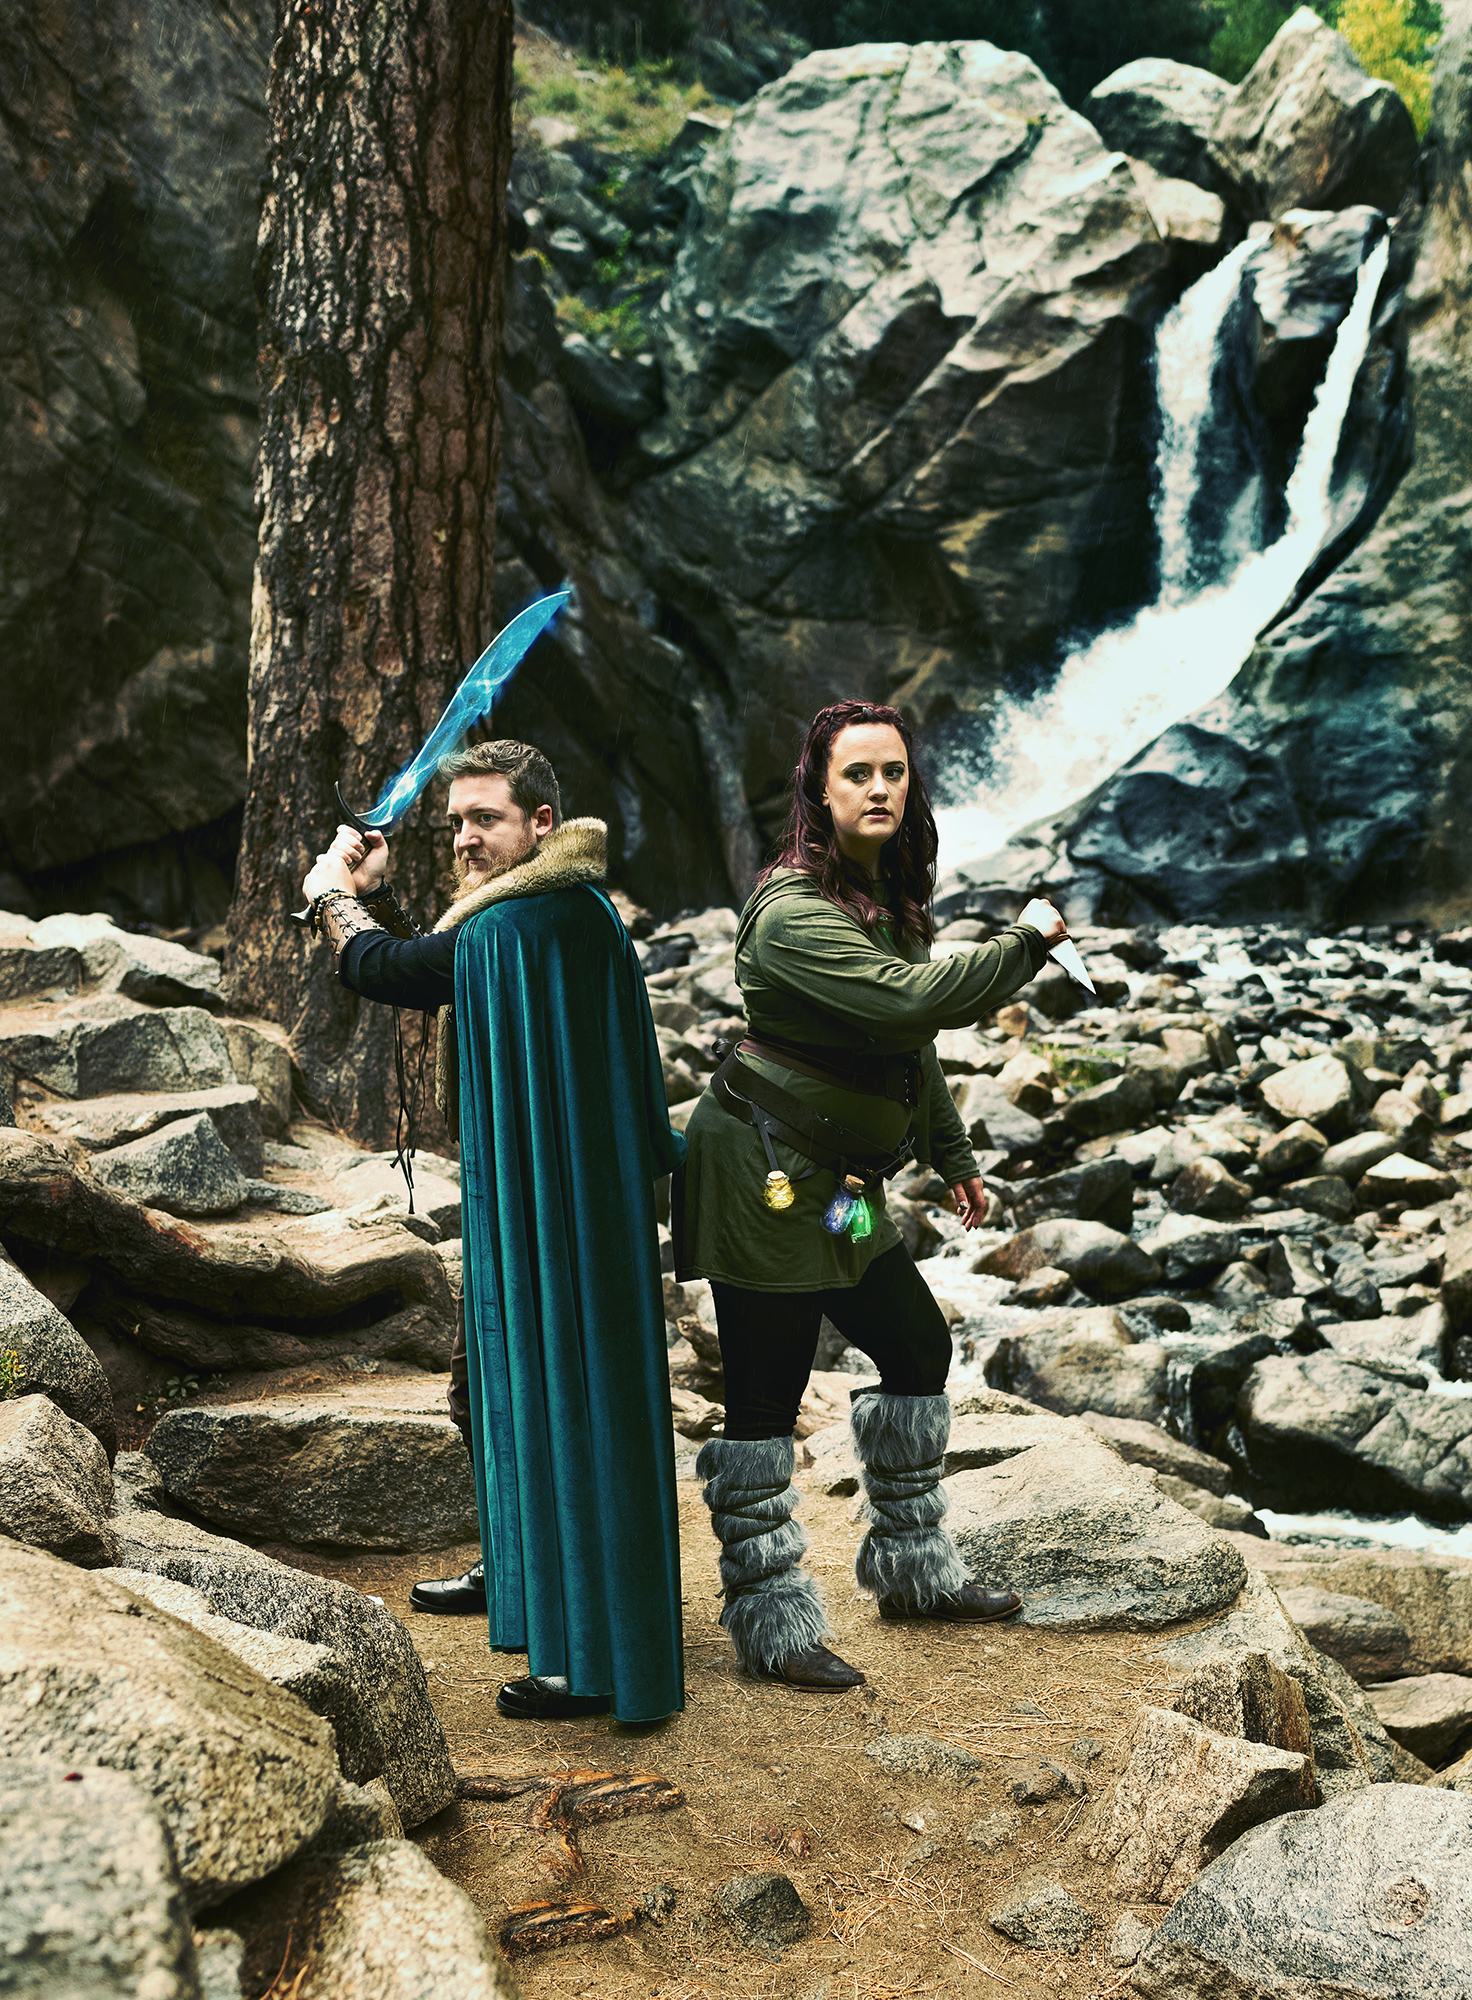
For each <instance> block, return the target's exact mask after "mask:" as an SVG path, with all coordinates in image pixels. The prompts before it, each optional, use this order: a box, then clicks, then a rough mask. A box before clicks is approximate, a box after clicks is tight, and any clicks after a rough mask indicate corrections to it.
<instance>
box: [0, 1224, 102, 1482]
mask: <svg viewBox="0 0 1472 2000" xmlns="http://www.w3.org/2000/svg"><path fill="white" fill-rule="evenodd" d="M0 1347H8V1348H9V1349H10V1350H11V1352H12V1353H13V1354H14V1355H15V1356H16V1358H17V1360H18V1362H19V1377H20V1388H21V1391H22V1393H24V1392H25V1391H27V1390H30V1389H39V1390H40V1391H41V1393H42V1395H44V1396H49V1397H50V1398H51V1401H52V1402H53V1403H55V1405H56V1407H57V1408H58V1409H59V1410H64V1411H65V1412H66V1414H67V1415H68V1416H69V1417H71V1418H72V1419H73V1420H74V1421H75V1422H76V1423H79V1424H84V1425H85V1426H86V1427H87V1429H88V1430H89V1431H91V1433H92V1435H93V1436H94V1437H95V1438H97V1439H98V1441H99V1442H100V1443H101V1444H102V1446H103V1448H104V1449H105V1450H106V1452H107V1454H108V1456H109V1457H111V1456H112V1454H113V1453H114V1452H115V1451H116V1450H117V1447H118V1427H117V1419H116V1417H115V1416H114V1414H113V1407H112V1394H111V1392H110V1390H109V1389H108V1386H107V1377H106V1376H105V1375H104V1374H103V1372H102V1364H101V1363H100V1362H99V1361H98V1359H97V1356H96V1355H95V1354H94V1353H93V1352H92V1350H91V1348H90V1347H89V1346H88V1345H87V1343H86V1341H85V1340H83V1338H82V1336H81V1335H80V1334H79V1333H78V1332H77V1330H76V1328H75V1327H74V1326H73V1325H72V1323H71V1321H70V1320H69V1319H68V1318H67V1317H66V1315H65V1314H64V1313H62V1312H59V1311H58V1310H57V1308H56V1307H55V1306H54V1305H53V1304H52V1303H51V1301H50V1299H48V1298H47V1297H46V1295H45V1293H44V1292H39V1291H37V1289H36V1287H35V1286H34V1285H33V1284H32V1283H31V1281H30V1279H29V1278H28V1277H27V1276H26V1275H25V1273H24V1271H22V1270H21V1268H20V1266H19V1265H18V1264H16V1263H14V1262H13V1261H12V1260H11V1258H10V1257H8V1256H7V1255H6V1253H5V1250H4V1248H3V1247H0Z"/></svg>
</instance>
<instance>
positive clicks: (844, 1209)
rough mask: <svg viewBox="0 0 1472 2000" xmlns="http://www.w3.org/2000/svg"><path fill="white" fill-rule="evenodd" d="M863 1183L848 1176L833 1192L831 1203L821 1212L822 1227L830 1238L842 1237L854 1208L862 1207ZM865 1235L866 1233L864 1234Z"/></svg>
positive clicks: (855, 1175)
mask: <svg viewBox="0 0 1472 2000" xmlns="http://www.w3.org/2000/svg"><path fill="white" fill-rule="evenodd" d="M863 1192H864V1183H863V1182H862V1181H861V1180H860V1179H859V1177H858V1175H857V1174H849V1175H848V1177H847V1178H846V1179H845V1180H843V1181H841V1182H840V1183H839V1185H838V1187H837V1188H836V1189H835V1190H834V1195H833V1199H832V1201H830V1202H829V1204H828V1206H827V1207H826V1208H825V1209H824V1210H823V1227H824V1228H825V1229H826V1230H827V1231H828V1234H829V1235H830V1236H842V1234H843V1232H844V1230H845V1229H847V1228H848V1225H849V1221H850V1219H851V1217H852V1216H853V1213H854V1210H855V1209H856V1208H862V1207H863V1205H864V1204H863V1198H862V1197H863ZM866 1233H867V1232H866Z"/></svg>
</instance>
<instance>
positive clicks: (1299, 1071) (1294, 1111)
mask: <svg viewBox="0 0 1472 2000" xmlns="http://www.w3.org/2000/svg"><path fill="white" fill-rule="evenodd" d="M1261 1091H1262V1099H1263V1102H1264V1103H1265V1104H1266V1105H1268V1106H1269V1107H1270V1109H1272V1110H1274V1111H1276V1112H1277V1114H1278V1116H1279V1117H1280V1118H1282V1119H1285V1120H1286V1121H1288V1122H1289V1123H1290V1124H1308V1125H1311V1126H1312V1127H1313V1128H1314V1129H1315V1131H1319V1132H1323V1133H1324V1134H1325V1135H1326V1136H1327V1137H1329V1138H1331V1139H1332V1138H1335V1137H1337V1136H1338V1135H1339V1134H1340V1133H1342V1132H1343V1131H1344V1130H1345V1129H1346V1127H1347V1126H1348V1124H1349V1121H1350V1119H1351V1118H1352V1117H1353V1116H1354V1110H1355V1091H1354V1081H1353V1078H1352V1077H1351V1075H1350V1072H1349V1070H1348V1069H1347V1068H1346V1067H1345V1065H1344V1064H1343V1063H1342V1062H1340V1061H1339V1059H1338V1057H1337V1056H1309V1057H1307V1058H1305V1060H1304V1061H1302V1062H1295V1063H1289V1064H1288V1066H1287V1068H1286V1069H1280V1070H1275V1071H1274V1073H1273V1074H1272V1075H1271V1076H1270V1077H1268V1078H1267V1079H1266V1080H1265V1081H1264V1082H1263V1084H1262V1085H1261Z"/></svg>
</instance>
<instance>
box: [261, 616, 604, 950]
mask: <svg viewBox="0 0 1472 2000" xmlns="http://www.w3.org/2000/svg"><path fill="white" fill-rule="evenodd" d="M571 600H572V592H571V590H554V591H553V592H552V594H551V596H550V597H539V598H538V599H537V601H536V602H535V603H534V604H529V605H528V606H527V607H526V609H525V611H518V612H517V614H516V616H515V617H514V618H513V619H512V620H511V622H510V624H509V625H504V626H503V627H502V628H501V630H500V631H499V632H498V633H497V634H496V636H495V638H494V639H492V641H491V643H490V645H489V646H487V647H486V649H485V651H484V652H483V653H482V654H481V656H480V658H479V659H478V660H477V661H476V663H475V665H474V666H473V667H472V668H471V669H470V671H469V672H468V673H467V674H466V675H465V677H464V679H463V680H462V681H461V683H460V685H459V687H457V688H456V690H455V692H454V694H453V695H451V697H450V704H449V707H448V708H446V710H445V712H444V714H443V715H442V716H441V717H440V719H439V721H438V722H437V723H436V724H435V726H434V728H433V729H432V730H431V731H430V732H429V735H428V737H427V738H426V739H425V743H424V747H423V748H422V749H421V750H420V752H419V754H418V756H417V757H415V759H414V761H413V762H412V763H411V764H407V765H405V767H404V769H403V770H402V771H400V773H399V775H398V776H397V777H396V778H391V779H390V780H389V782H388V783H387V784H386V785H385V786H384V788H383V790H382V791H381V792H380V793H379V795H378V798H377V800H376V802H375V803H374V804H373V805H371V806H370V807H369V808H368V810H367V812H365V813H357V812H354V811H353V808H352V807H351V806H350V805H349V804H348V802H347V800H346V799H345V798H344V797H343V795H342V786H341V784H338V785H335V786H334V787H333V789H334V790H335V791H336V793H337V804H338V810H339V811H340V812H341V814H342V816H343V820H344V821H345V823H346V824H347V825H348V826H351V827H355V828H356V829H357V831H358V832H359V833H392V831H393V829H394V828H395V827H396V826H398V825H399V823H400V821H401V820H402V819H403V818H404V815H405V814H406V813H407V812H408V810H409V808H410V807H411V806H412V805H413V804H414V801H415V800H416V799H417V798H418V797H419V795H420V793H421V792H422V791H423V790H424V788H425V786H426V785H427V784H429V783H430V781H431V779H432V778H433V777H434V774H435V772H436V771H437V770H438V769H439V767H440V762H441V760H442V759H443V758H445V757H448V756H449V754H450V752H451V750H453V749H454V747H455V745H456V744H457V743H458V742H459V741H460V739H461V738H462V737H463V736H464V735H465V734H466V732H467V731H468V730H470V729H471V728H473V727H474V725H475V724H476V723H477V722H479V721H480V719H481V717H482V716H483V715H488V714H489V713H490V709H491V704H492V702H493V701H494V700H495V699H496V695H497V693H498V692H499V690H500V689H501V688H503V687H504V686H505V685H506V683H507V681H509V680H510V678H511V676H512V675H513V674H514V673H515V672H516V669H517V668H518V667H519V666H520V665H521V663H522V661H523V660H524V659H525V658H526V656H527V654H528V653H529V652H530V651H531V649H532V647H533V645H534V644H535V643H536V641H537V640H538V639H540V638H541V636H542V634H543V633H544V632H545V631H546V629H547V627H548V626H549V625H550V624H551V623H552V620H553V619H554V618H555V617H556V616H557V614H558V612H559V611H562V610H563V609H564V608H565V607H566V606H567V605H568V604H569V603H570V602H571ZM310 914H311V911H310V906H309V907H308V908H307V909H305V910H293V911H292V916H293V917H294V918H295V919H296V921H297V922H298V923H306V922H307V920H308V918H309V916H310Z"/></svg>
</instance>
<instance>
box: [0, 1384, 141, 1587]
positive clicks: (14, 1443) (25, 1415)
mask: <svg viewBox="0 0 1472 2000" xmlns="http://www.w3.org/2000/svg"><path fill="white" fill-rule="evenodd" d="M111 1512H112V1473H111V1472H110V1471H109V1469H108V1464H107V1453H106V1452H105V1451H104V1450H103V1449H102V1446H101V1445H100V1444H99V1443H98V1442H97V1440H96V1438H95V1437H93V1435H92V1433H91V1432H90V1431H88V1430H83V1428H82V1426H81V1425H80V1424H75V1423H73V1422H72V1420H71V1418H70V1417H68V1416H64V1415H63V1414H62V1412H61V1411H60V1410H58V1409H57V1407H56V1405H55V1404H54V1403H51V1402H48V1401H47V1399H46V1398H45V1397H44V1396H19V1397H16V1398H14V1399H12V1400H11V1401H9V1402H3V1403H0V1534H3V1535H10V1536H12V1537H13V1538H14V1539H15V1540H16V1541H18V1542H28V1543H30V1545H31V1546H32V1547H33V1548H37V1549H49V1550H50V1552H51V1554H52V1555H54V1556H60V1557H62V1559H63V1560H64V1561H66V1562H72V1563H80V1564H81V1565H82V1567H83V1568H84V1569H100V1568H102V1567H104V1566H105V1565H106V1564H108V1563H110V1562H113V1561H115V1560H116V1558H117V1546H118V1545H117V1537H116V1535H115V1534H114V1532H113V1529H112V1526H111V1524H110V1522H109V1520H108V1516H109V1515H110V1514H111Z"/></svg>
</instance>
